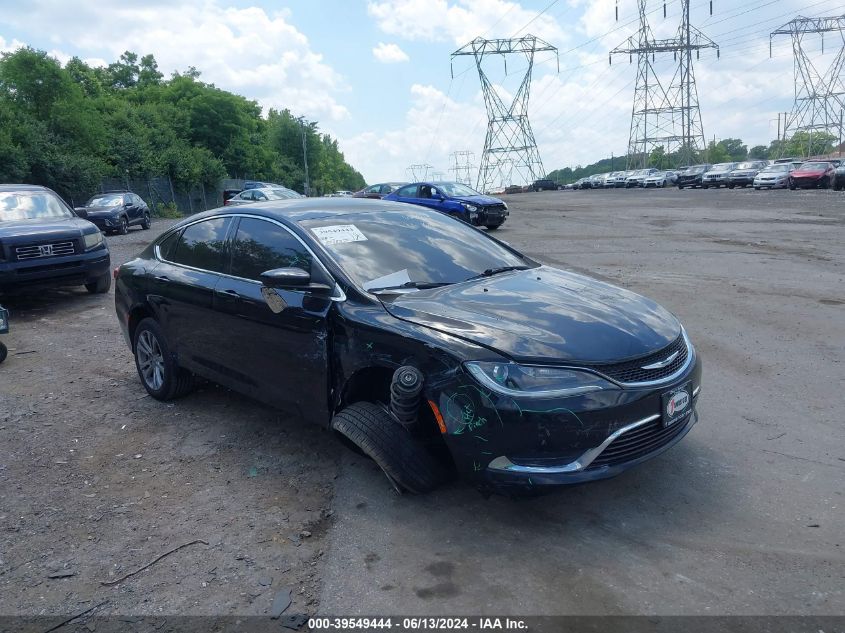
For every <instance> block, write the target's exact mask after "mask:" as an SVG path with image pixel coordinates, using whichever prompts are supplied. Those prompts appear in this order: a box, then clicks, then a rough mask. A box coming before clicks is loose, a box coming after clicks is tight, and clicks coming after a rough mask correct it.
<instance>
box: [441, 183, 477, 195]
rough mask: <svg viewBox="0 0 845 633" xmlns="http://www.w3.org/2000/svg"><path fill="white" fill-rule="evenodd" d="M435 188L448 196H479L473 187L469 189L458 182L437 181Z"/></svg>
mask: <svg viewBox="0 0 845 633" xmlns="http://www.w3.org/2000/svg"><path fill="white" fill-rule="evenodd" d="M437 188H438V189H440V190H441V191H443V192H444V193H446V194H447V195H450V196H480V195H481V194H480V193H478V192H477V191H476V190H475V189H471V188H470V187H467V186H466V185H464V184H461V183H459V182H438V183H437Z"/></svg>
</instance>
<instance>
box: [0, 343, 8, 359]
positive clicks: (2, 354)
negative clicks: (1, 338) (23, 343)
mask: <svg viewBox="0 0 845 633" xmlns="http://www.w3.org/2000/svg"><path fill="white" fill-rule="evenodd" d="M8 354H9V349H8V348H7V347H6V346H5V345H3V343H0V363H2V362H3V361H4V360H6V356H7V355H8Z"/></svg>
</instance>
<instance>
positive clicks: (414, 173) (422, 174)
mask: <svg viewBox="0 0 845 633" xmlns="http://www.w3.org/2000/svg"><path fill="white" fill-rule="evenodd" d="M429 169H432V167H431V165H427V164H425V163H421V164H416V165H408V166H407V167H406V168H405V172H406V173H407V174H408V175H409V176H410V178H409V180H410V181H411V182H419V181H420V180H428V170H429Z"/></svg>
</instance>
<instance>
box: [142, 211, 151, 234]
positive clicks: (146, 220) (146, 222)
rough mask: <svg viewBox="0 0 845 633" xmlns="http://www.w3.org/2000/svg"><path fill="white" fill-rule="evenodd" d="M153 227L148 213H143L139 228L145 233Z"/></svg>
mask: <svg viewBox="0 0 845 633" xmlns="http://www.w3.org/2000/svg"><path fill="white" fill-rule="evenodd" d="M152 225H153V221H152V218H150V214H149V213H144V220H143V221H142V222H141V228H142V229H144V230H145V231H146V230H147V229H148V228H150V227H151V226H152Z"/></svg>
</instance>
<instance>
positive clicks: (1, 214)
mask: <svg viewBox="0 0 845 633" xmlns="http://www.w3.org/2000/svg"><path fill="white" fill-rule="evenodd" d="M72 217H74V216H73V214H72V213H71V212H70V209H68V208H67V207H66V206H65V205H64V204H62V202H61V201H60V200H59V199H58V198H57V197H56V196H54V195H53V194H51V193H47V192H43V191H37V192H32V193H29V192H23V191H0V222H13V221H15V220H40V219H48V218H72Z"/></svg>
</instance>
